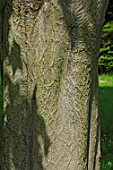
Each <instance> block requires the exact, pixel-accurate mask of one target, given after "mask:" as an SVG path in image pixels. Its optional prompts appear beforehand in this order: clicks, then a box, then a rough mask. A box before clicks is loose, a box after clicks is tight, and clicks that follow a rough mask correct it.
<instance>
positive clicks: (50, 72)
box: [0, 0, 107, 170]
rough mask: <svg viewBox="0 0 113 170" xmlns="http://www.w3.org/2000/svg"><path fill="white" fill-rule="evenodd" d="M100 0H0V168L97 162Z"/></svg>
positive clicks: (95, 166)
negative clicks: (0, 123) (0, 75)
mask: <svg viewBox="0 0 113 170" xmlns="http://www.w3.org/2000/svg"><path fill="white" fill-rule="evenodd" d="M106 7H107V3H106V0H96V1H95V0H79V1H72V0H71V1H68V0H65V1H64V0H50V1H48V0H43V1H41V0H38V1H35V0H30V1H29V0H6V1H5V0H0V12H1V18H0V23H1V28H0V41H1V61H3V91H4V93H3V101H4V102H3V134H2V144H1V146H2V147H1V148H2V149H1V150H2V151H1V170H99V169H100V167H99V163H100V131H99V130H100V129H99V114H98V80H97V79H98V71H97V59H98V50H99V42H100V37H101V29H102V24H103V19H104V15H105V11H106Z"/></svg>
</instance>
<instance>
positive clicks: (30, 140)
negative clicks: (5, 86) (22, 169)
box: [24, 0, 33, 170]
mask: <svg viewBox="0 0 113 170" xmlns="http://www.w3.org/2000/svg"><path fill="white" fill-rule="evenodd" d="M29 3H30V1H29V0H27V1H25V4H24V6H25V9H24V10H25V14H24V25H25V45H26V49H25V50H26V51H25V55H26V56H25V57H26V76H27V77H26V81H27V82H26V88H27V89H26V90H27V91H26V116H27V128H28V134H27V135H28V136H26V140H28V141H27V150H26V159H27V158H28V165H29V167H28V168H29V170H32V169H33V153H32V149H33V115H32V110H31V108H29V107H30V94H29V86H30V84H29V83H30V82H29V78H30V77H29V76H30V75H29V57H30V56H29V55H28V36H27V26H28V25H27V24H28V21H29V20H28V16H27V15H28V12H29ZM27 137H28V139H27ZM26 162H27V160H26Z"/></svg>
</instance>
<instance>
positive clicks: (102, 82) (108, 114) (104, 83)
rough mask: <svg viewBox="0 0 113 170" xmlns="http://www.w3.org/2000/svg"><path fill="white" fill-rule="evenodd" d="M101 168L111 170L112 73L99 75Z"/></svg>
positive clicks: (112, 129)
mask: <svg viewBox="0 0 113 170" xmlns="http://www.w3.org/2000/svg"><path fill="white" fill-rule="evenodd" d="M99 102H100V103H99V105H100V114H101V149H102V160H101V170H113V74H111V75H101V76H99Z"/></svg>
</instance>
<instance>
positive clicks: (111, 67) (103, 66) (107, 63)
mask: <svg viewBox="0 0 113 170" xmlns="http://www.w3.org/2000/svg"><path fill="white" fill-rule="evenodd" d="M98 66H99V73H100V74H102V73H108V72H113V2H112V0H110V2H109V5H108V9H107V12H106V16H105V23H104V27H103V30H102V43H101V48H100V57H99V60H98Z"/></svg>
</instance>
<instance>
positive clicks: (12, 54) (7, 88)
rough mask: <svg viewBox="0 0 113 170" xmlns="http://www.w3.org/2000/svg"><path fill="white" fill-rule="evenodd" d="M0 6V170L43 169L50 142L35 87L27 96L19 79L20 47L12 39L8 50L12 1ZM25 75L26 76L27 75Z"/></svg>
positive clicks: (24, 82)
mask: <svg viewBox="0 0 113 170" xmlns="http://www.w3.org/2000/svg"><path fill="white" fill-rule="evenodd" d="M0 5H1V9H2V10H1V11H0V12H1V14H2V15H1V18H0V19H1V20H0V23H2V24H1V26H2V27H1V28H0V34H1V35H0V38H1V44H2V46H1V48H2V52H1V56H2V57H1V61H2V62H3V63H4V65H3V89H4V94H3V98H4V104H3V105H4V109H3V127H2V131H3V132H2V139H1V141H2V142H1V148H0V150H1V161H0V166H1V168H0V169H4V170H6V169H7V170H11V169H21V170H25V169H26V170H28V169H29V170H32V169H38V170H43V169H44V167H43V159H44V157H46V156H47V155H48V149H49V146H50V139H49V137H48V134H47V131H46V125H45V121H44V118H43V117H42V116H41V115H40V113H39V112H38V106H37V101H36V86H35V84H34V89H33V91H31V94H32V95H30V94H29V92H28V89H27V88H28V84H27V83H28V81H27V78H26V77H23V78H24V79H23V80H21V79H22V76H23V75H22V74H23V65H24V63H23V58H22V54H21V48H20V45H19V44H18V43H17V42H16V40H15V39H13V42H12V44H11V47H10V49H9V41H8V36H9V30H10V24H9V19H10V16H11V13H12V0H7V1H2V0H0ZM26 57H27V56H26ZM29 57H31V56H29ZM3 63H2V64H3ZM4 67H5V69H4ZM24 69H25V68H24ZM4 70H5V72H4ZM26 70H27V69H26ZM18 72H19V73H18ZM18 74H19V75H18ZM26 75H27V76H28V73H26ZM31 90H32V89H31ZM42 143H43V146H42Z"/></svg>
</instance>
